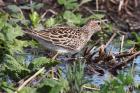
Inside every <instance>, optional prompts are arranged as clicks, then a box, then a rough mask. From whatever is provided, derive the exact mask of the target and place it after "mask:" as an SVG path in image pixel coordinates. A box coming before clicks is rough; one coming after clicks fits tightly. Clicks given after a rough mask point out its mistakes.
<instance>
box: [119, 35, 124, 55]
mask: <svg viewBox="0 0 140 93" xmlns="http://www.w3.org/2000/svg"><path fill="white" fill-rule="evenodd" d="M123 44H124V35H122V37H121V46H120V52H122V51H123Z"/></svg>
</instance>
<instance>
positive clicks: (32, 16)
mask: <svg viewBox="0 0 140 93" xmlns="http://www.w3.org/2000/svg"><path fill="white" fill-rule="evenodd" d="M29 17H30V20H31V22H32V24H33V26H34V27H35V26H37V25H38V23H39V21H40V16H39V14H38V13H37V12H35V11H34V12H32V13H31V14H30V15H29Z"/></svg>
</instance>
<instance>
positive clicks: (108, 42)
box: [105, 33, 116, 48]
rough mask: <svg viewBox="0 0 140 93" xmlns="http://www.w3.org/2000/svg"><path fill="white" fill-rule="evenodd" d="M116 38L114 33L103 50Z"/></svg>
mask: <svg viewBox="0 0 140 93" xmlns="http://www.w3.org/2000/svg"><path fill="white" fill-rule="evenodd" d="M115 36H116V33H114V34H113V35H112V36H111V38H110V39H109V41H108V42H107V43H106V45H105V48H106V47H107V46H108V45H109V44H110V43H111V42H112V40H113V39H114V37H115Z"/></svg>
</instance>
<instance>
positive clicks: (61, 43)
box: [15, 21, 101, 93]
mask: <svg viewBox="0 0 140 93" xmlns="http://www.w3.org/2000/svg"><path fill="white" fill-rule="evenodd" d="M99 30H101V27H100V25H99V24H98V21H89V22H88V23H87V24H86V25H84V26H83V27H68V26H64V27H53V28H48V29H46V30H43V31H24V32H25V33H27V34H29V35H31V36H32V37H33V38H35V39H36V40H37V41H38V42H39V43H41V44H42V45H43V46H45V47H46V48H49V49H52V50H54V51H57V54H58V53H69V52H71V53H76V52H79V51H80V50H81V49H82V48H83V47H84V46H85V44H86V43H87V42H88V41H89V40H90V38H91V36H92V35H93V33H95V32H97V31H99ZM44 70H45V67H42V68H41V69H40V70H39V71H37V72H36V73H35V74H34V75H33V76H31V77H30V78H28V79H27V80H26V81H25V82H24V83H23V84H22V85H21V86H19V87H18V89H17V91H16V92H18V91H20V90H21V89H22V88H23V87H24V86H25V85H26V84H27V83H28V82H29V81H30V80H32V79H33V78H35V77H36V76H37V75H38V74H40V73H41V72H43V71H44ZM52 72H53V71H52ZM16 92H15V93H16Z"/></svg>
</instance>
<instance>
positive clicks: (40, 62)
mask: <svg viewBox="0 0 140 93" xmlns="http://www.w3.org/2000/svg"><path fill="white" fill-rule="evenodd" d="M56 64H58V62H57V61H54V60H52V59H49V58H46V57H39V58H35V59H34V60H33V61H32V62H31V63H30V64H29V67H28V68H29V69H32V70H38V69H40V68H41V67H42V66H47V67H51V66H54V65H56Z"/></svg>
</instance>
